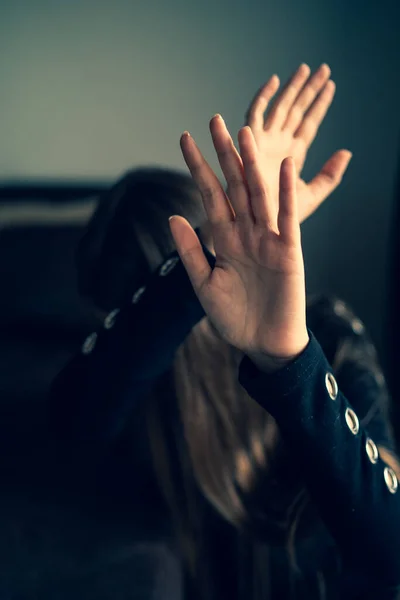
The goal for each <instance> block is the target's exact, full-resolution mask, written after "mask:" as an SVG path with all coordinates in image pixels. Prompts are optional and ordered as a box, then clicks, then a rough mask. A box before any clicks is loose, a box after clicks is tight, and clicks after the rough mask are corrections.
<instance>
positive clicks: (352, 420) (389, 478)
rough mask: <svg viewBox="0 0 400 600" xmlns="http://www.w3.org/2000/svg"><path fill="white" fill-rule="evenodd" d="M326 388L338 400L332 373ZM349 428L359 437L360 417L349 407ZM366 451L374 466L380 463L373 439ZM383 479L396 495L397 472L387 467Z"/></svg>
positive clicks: (347, 413)
mask: <svg viewBox="0 0 400 600" xmlns="http://www.w3.org/2000/svg"><path fill="white" fill-rule="evenodd" d="M325 387H326V389H327V391H328V394H329V397H330V398H332V400H336V398H337V395H338V393H339V388H338V384H337V382H336V379H335V377H334V376H333V375H332V373H329V372H328V373H327V374H326V376H325ZM344 418H345V421H346V424H347V427H348V428H349V430H350V431H351V433H352V434H353V435H357V433H358V432H359V430H360V423H359V420H358V417H357V415H356V413H355V412H354V410H353V409H351V408H349V407H347V408H346V412H345V415H344ZM365 450H366V453H367V456H368V458H369V460H370V462H371V463H372V464H373V465H374V464H376V463H377V462H378V458H379V452H378V448H377V446H376V444H375V442H374V441H373V440H372V439H371V438H367V441H366V443H365ZM383 477H384V479H385V483H386V486H387V488H388V490H389V492H391V493H392V494H394V493H396V491H397V488H398V481H397V477H396V474H395V472H394V471H393V469H391V468H390V467H385V469H384V471H383Z"/></svg>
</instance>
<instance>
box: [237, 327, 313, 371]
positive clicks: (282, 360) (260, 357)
mask: <svg viewBox="0 0 400 600" xmlns="http://www.w3.org/2000/svg"><path fill="white" fill-rule="evenodd" d="M309 341H310V336H309V334H308V331H306V333H305V335H304V336H303V337H302V341H299V344H298V350H296V351H295V352H293V353H291V354H290V355H287V356H275V355H273V354H271V353H268V352H265V351H262V350H260V351H257V352H248V353H247V356H248V357H249V358H250V360H251V361H252V362H253V363H254V364H255V366H256V367H257V368H258V369H259V370H260V371H263V372H264V373H275V372H276V371H280V370H281V369H283V368H284V367H286V366H287V365H288V364H290V363H291V362H293V361H294V360H296V358H298V357H299V356H300V354H302V353H303V352H304V350H305V349H306V347H307V346H308V343H309Z"/></svg>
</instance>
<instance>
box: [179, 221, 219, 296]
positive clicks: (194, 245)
mask: <svg viewBox="0 0 400 600" xmlns="http://www.w3.org/2000/svg"><path fill="white" fill-rule="evenodd" d="M169 226H170V229H171V233H172V237H173V238H174V242H175V245H176V249H177V250H178V253H179V256H180V258H181V260H182V262H183V266H184V267H185V269H186V272H187V274H188V276H189V279H190V281H191V283H192V286H193V289H194V291H195V293H196V295H197V296H198V295H199V292H200V290H201V288H202V287H203V285H204V283H205V282H206V281H207V279H208V278H209V276H210V273H211V271H212V269H211V267H210V265H209V263H208V261H207V259H206V257H205V255H204V252H203V248H202V246H201V243H200V240H199V238H198V236H197V234H196V232H195V231H194V229H193V227H192V226H191V225H190V223H189V222H188V221H187V220H186V219H184V218H183V217H181V216H178V215H174V216H172V217H170V218H169Z"/></svg>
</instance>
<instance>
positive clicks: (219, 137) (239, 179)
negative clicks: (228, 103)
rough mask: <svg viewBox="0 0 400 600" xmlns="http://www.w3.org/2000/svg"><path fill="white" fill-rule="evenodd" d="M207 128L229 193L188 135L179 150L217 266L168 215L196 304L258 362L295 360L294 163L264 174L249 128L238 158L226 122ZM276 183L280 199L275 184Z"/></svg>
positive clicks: (298, 295)
mask: <svg viewBox="0 0 400 600" xmlns="http://www.w3.org/2000/svg"><path fill="white" fill-rule="evenodd" d="M210 130H211V135H212V139H213V143H214V147H215V149H216V152H217V155H218V159H219V163H220V165H221V168H222V171H223V173H224V176H225V178H226V181H227V193H226V194H225V192H224V190H223V188H222V186H221V184H220V182H219V180H218V178H217V176H216V175H215V173H214V172H213V170H212V169H211V167H210V166H209V165H208V163H207V162H206V160H205V159H204V158H203V156H202V154H201V152H200V150H199V149H198V147H197V145H196V143H195V141H194V140H193V138H192V137H191V136H190V135H189V134H188V133H185V134H183V136H182V137H181V149H182V152H183V156H184V159H185V161H186V164H187V165H188V167H189V170H190V172H191V174H192V177H193V179H194V181H195V182H196V183H197V185H198V187H199V189H200V192H201V194H202V198H203V202H204V208H205V210H206V213H207V216H208V219H209V223H210V228H211V232H212V236H213V240H214V247H215V254H216V263H215V267H214V268H213V269H211V268H210V266H209V263H208V262H207V260H206V258H205V256H204V253H203V250H202V247H201V244H200V242H199V239H198V237H197V235H196V233H195V232H194V230H193V228H192V227H191V225H190V224H189V223H188V222H187V221H186V220H185V219H184V218H183V217H181V216H177V215H175V216H173V217H171V219H170V226H171V231H172V235H173V237H174V240H175V243H176V246H177V249H178V252H179V254H180V256H181V258H182V261H183V263H184V265H185V268H186V270H187V273H188V275H189V278H190V280H191V282H192V285H193V288H194V290H195V292H196V294H197V296H198V298H199V301H200V302H201V304H202V306H203V308H204V310H205V312H206V314H207V315H208V317H209V319H210V321H211V322H212V324H213V325H214V327H215V328H216V329H217V331H218V332H219V334H220V335H221V336H222V337H223V338H224V339H225V341H227V342H228V343H229V344H231V345H233V346H235V347H237V348H238V349H240V350H242V351H243V352H244V353H246V354H248V355H250V356H251V357H252V358H254V359H257V360H258V361H259V362H260V361H261V362H262V357H265V358H266V359H268V357H270V358H272V359H273V360H275V359H283V360H284V361H285V360H291V359H292V358H293V357H294V356H296V355H297V354H299V353H300V352H301V351H302V350H303V349H304V348H305V346H306V345H307V342H308V339H309V338H308V333H307V328H306V321H305V282H304V264H303V255H302V249H301V240H300V226H299V220H298V212H297V196H296V173H295V165H294V161H293V159H292V158H286V159H285V160H283V162H282V164H279V165H278V166H276V164H275V162H273V163H272V166H271V169H266V168H265V167H266V165H265V161H263V160H262V155H261V152H260V150H259V149H258V148H257V145H256V142H255V139H254V135H253V133H252V131H251V129H250V128H249V127H244V128H242V129H241V130H240V131H239V135H238V140H239V147H240V155H239V153H238V152H237V150H236V148H235V146H234V144H233V141H232V138H231V136H230V135H229V132H228V130H227V128H226V126H225V123H224V121H223V119H222V117H220V116H219V115H216V116H215V117H214V118H213V119H212V120H211V123H210ZM279 170H280V172H279ZM277 171H278V173H277ZM275 177H278V178H279V193H276V192H275V187H274V186H270V181H272V180H273V179H274V178H275Z"/></svg>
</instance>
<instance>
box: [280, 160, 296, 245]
mask: <svg viewBox="0 0 400 600" xmlns="http://www.w3.org/2000/svg"><path fill="white" fill-rule="evenodd" d="M296 181H297V175H296V168H295V164H294V160H293V158H292V157H291V156H289V157H288V158H285V160H283V161H282V164H281V169H280V173H279V211H278V229H279V234H280V236H281V238H282V239H283V240H284V242H285V243H287V244H291V245H293V244H296V243H297V242H298V239H299V233H300V224H299V218H298V208H297V193H296Z"/></svg>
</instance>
